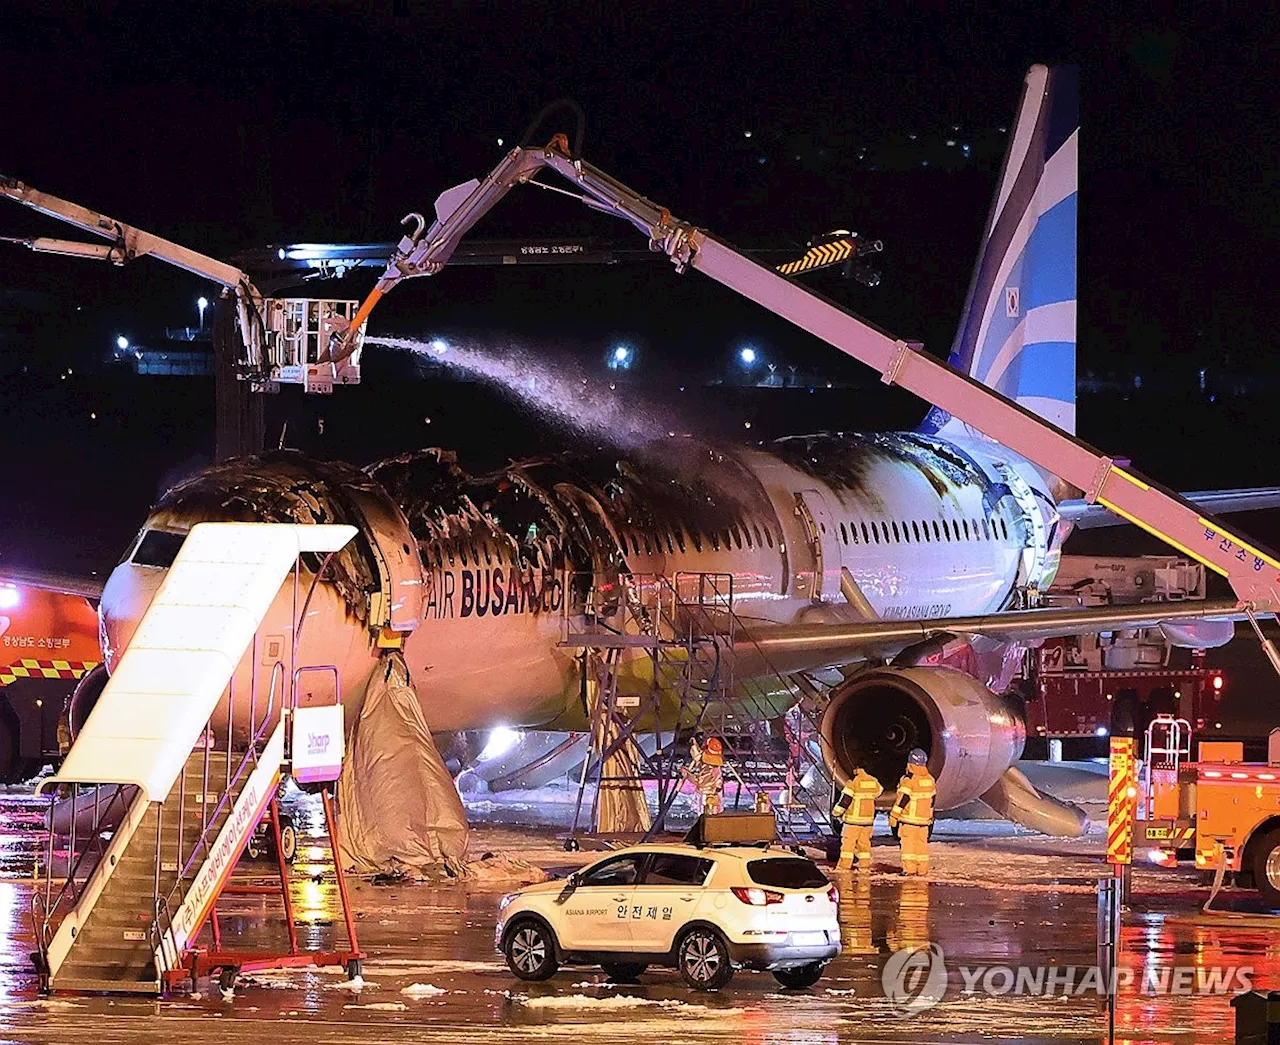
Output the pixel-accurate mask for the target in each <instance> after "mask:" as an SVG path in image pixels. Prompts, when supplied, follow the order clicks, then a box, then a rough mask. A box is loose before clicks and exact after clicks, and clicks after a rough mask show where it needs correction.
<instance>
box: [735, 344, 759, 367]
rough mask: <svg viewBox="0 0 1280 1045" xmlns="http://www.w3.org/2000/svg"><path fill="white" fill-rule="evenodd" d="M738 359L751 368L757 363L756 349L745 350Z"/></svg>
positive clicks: (739, 354)
mask: <svg viewBox="0 0 1280 1045" xmlns="http://www.w3.org/2000/svg"><path fill="white" fill-rule="evenodd" d="M738 358H739V359H741V360H742V362H743V363H745V364H746V365H747V366H750V365H751V364H752V363H754V362H755V361H756V350H755V349H754V348H744V349H743V350H742V351H741V352H739V353H738Z"/></svg>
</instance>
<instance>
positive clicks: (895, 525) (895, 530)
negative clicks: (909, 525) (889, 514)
mask: <svg viewBox="0 0 1280 1045" xmlns="http://www.w3.org/2000/svg"><path fill="white" fill-rule="evenodd" d="M893 543H894V544H899V543H901V540H900V538H899V537H898V521H897V520H896V519H894V520H893Z"/></svg>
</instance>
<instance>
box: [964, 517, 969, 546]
mask: <svg viewBox="0 0 1280 1045" xmlns="http://www.w3.org/2000/svg"><path fill="white" fill-rule="evenodd" d="M963 522H964V539H965V540H966V541H967V540H970V539H971V538H970V537H969V520H968V519H965V520H963Z"/></svg>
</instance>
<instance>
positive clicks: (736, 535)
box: [730, 523, 751, 551]
mask: <svg viewBox="0 0 1280 1045" xmlns="http://www.w3.org/2000/svg"><path fill="white" fill-rule="evenodd" d="M742 529H743V530H745V529H746V526H745V524H744V525H743V527H742ZM730 530H731V531H732V532H733V546H734V547H735V548H737V549H738V550H739V551H741V549H742V530H739V529H738V524H737V523H734V524H733V525H732V526H731V527H730ZM750 546H751V545H750V544H749V543H748V545H747V547H750Z"/></svg>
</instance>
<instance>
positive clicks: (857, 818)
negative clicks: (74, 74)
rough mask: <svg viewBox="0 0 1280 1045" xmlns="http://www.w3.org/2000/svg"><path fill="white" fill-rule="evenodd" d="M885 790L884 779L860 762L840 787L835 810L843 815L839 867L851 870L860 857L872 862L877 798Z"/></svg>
mask: <svg viewBox="0 0 1280 1045" xmlns="http://www.w3.org/2000/svg"><path fill="white" fill-rule="evenodd" d="M882 794H884V788H883V787H881V786H880V781H879V780H877V779H876V778H875V777H873V776H872V775H871V774H870V773H868V772H867V771H866V770H865V769H863V768H862V767H861V766H859V767H858V768H857V769H855V770H854V772H853V776H851V777H850V778H849V779H848V780H847V781H846V782H845V785H844V788H843V789H842V790H841V791H840V797H839V798H838V799H837V800H836V804H835V808H834V809H833V810H832V812H833V813H834V814H835V815H836V816H838V817H839V818H840V859H839V861H837V863H836V870H837V871H847V870H849V869H850V868H852V867H853V864H854V861H855V860H857V863H858V866H859V867H867V868H869V867H870V866H871V827H872V825H873V824H874V823H875V820H876V799H877V798H879V797H880V796H881V795H882Z"/></svg>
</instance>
